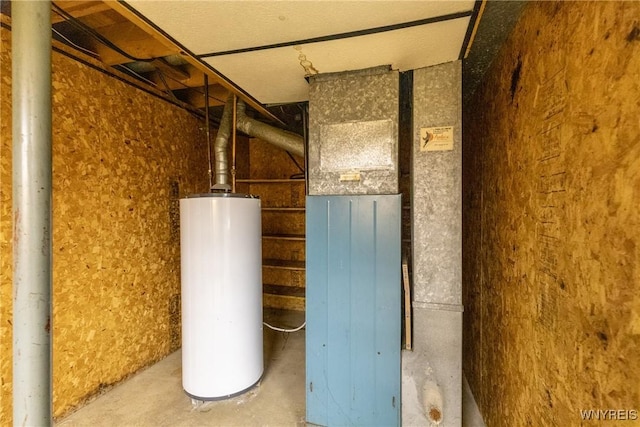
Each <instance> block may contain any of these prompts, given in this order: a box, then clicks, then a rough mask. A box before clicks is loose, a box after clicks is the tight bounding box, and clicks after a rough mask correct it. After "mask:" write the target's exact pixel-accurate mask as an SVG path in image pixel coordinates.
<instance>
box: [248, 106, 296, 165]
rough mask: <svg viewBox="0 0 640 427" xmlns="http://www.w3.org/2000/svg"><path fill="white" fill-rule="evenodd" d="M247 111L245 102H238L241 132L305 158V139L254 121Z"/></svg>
mask: <svg viewBox="0 0 640 427" xmlns="http://www.w3.org/2000/svg"><path fill="white" fill-rule="evenodd" d="M245 110H246V106H245V104H244V102H242V101H238V112H237V118H236V120H237V122H236V126H237V127H238V129H239V130H241V131H242V132H244V133H246V134H247V135H249V136H252V137H254V138H259V139H261V140H263V141H265V142H268V143H270V144H273V145H275V146H276V147H279V148H282V149H283V150H286V151H288V152H290V153H291V154H295V155H297V156H300V157H304V139H303V138H302V137H301V136H300V135H296V134H295V133H291V132H287V131H286V130H282V129H278V128H276V127H273V126H269V125H268V124H265V123H262V122H260V121H258V120H255V119H252V118H251V117H248V116H247V115H246V114H245Z"/></svg>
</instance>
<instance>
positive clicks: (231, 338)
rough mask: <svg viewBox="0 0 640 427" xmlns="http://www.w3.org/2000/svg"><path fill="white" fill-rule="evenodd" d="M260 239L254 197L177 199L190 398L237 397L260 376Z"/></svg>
mask: <svg viewBox="0 0 640 427" xmlns="http://www.w3.org/2000/svg"><path fill="white" fill-rule="evenodd" d="M261 236H262V231H261V218H260V199H259V198H257V197H256V196H250V195H244V194H235V193H234V194H229V193H210V194H209V193H208V194H197V195H192V196H188V197H187V198H185V199H181V200H180V254H181V287H182V386H183V388H184V391H185V392H186V393H187V394H188V395H189V396H190V397H192V398H194V399H198V400H217V399H224V398H227V397H232V396H234V395H238V394H241V393H243V392H245V391H246V390H248V389H249V388H251V387H252V386H253V385H255V384H256V383H257V382H258V381H259V380H260V378H261V376H262V373H263V356H262V352H263V348H262V241H261V239H262V237H261Z"/></svg>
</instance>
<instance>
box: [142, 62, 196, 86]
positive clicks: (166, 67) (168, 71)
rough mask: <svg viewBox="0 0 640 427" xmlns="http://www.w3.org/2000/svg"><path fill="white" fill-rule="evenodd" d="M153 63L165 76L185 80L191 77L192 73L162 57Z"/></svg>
mask: <svg viewBox="0 0 640 427" xmlns="http://www.w3.org/2000/svg"><path fill="white" fill-rule="evenodd" d="M151 65H153V66H154V67H156V68H157V69H158V71H159V72H161V73H162V74H163V75H164V76H165V77H168V78H170V79H172V80H177V81H179V82H183V81H186V80H189V79H190V78H191V74H189V73H188V72H187V71H185V70H183V69H182V68H180V67H178V66H175V65H171V64H169V63H168V62H167V61H165V60H164V59H162V58H156V59H154V60H153V61H151Z"/></svg>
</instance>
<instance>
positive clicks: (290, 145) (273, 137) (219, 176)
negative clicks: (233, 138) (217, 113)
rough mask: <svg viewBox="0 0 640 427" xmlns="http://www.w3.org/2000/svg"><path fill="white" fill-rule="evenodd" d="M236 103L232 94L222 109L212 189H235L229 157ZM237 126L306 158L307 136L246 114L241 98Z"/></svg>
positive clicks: (216, 143)
mask: <svg viewBox="0 0 640 427" xmlns="http://www.w3.org/2000/svg"><path fill="white" fill-rule="evenodd" d="M233 102H234V97H233V95H230V96H229V97H228V98H227V103H226V104H225V106H224V110H223V112H222V118H221V119H220V127H219V129H218V134H217V135H216V141H215V143H214V154H215V184H214V185H213V187H211V189H212V190H222V191H231V185H229V156H228V150H227V147H228V146H229V136H230V135H231V130H232V129H233V128H232V126H233V123H232V122H233V118H232V117H233V114H232V112H233ZM236 126H237V128H238V130H240V131H242V132H244V133H246V134H247V135H249V136H252V137H254V138H259V139H261V140H263V141H265V142H268V143H270V144H273V145H275V146H276V147H279V148H282V149H283V150H286V151H288V152H290V153H292V154H295V155H297V156H300V157H304V138H302V137H301V136H300V135H296V134H295V133H291V132H287V131H286V130H282V129H278V128H276V127H273V126H269V125H268V124H266V123H262V122H260V121H258V120H255V119H252V118H251V117H248V116H247V115H246V105H245V103H244V102H242V101H238V106H237V117H236Z"/></svg>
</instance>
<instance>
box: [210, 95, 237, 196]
mask: <svg viewBox="0 0 640 427" xmlns="http://www.w3.org/2000/svg"><path fill="white" fill-rule="evenodd" d="M232 111H233V95H229V97H228V98H227V103H226V104H225V106H224V110H223V111H222V118H221V119H220V127H219V128H218V133H217V134H216V141H215V143H214V146H213V149H214V157H215V184H214V185H213V187H211V190H223V191H227V192H228V191H231V185H229V156H228V153H227V147H228V145H229V136H230V135H231V130H232V126H233V123H231V121H232Z"/></svg>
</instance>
